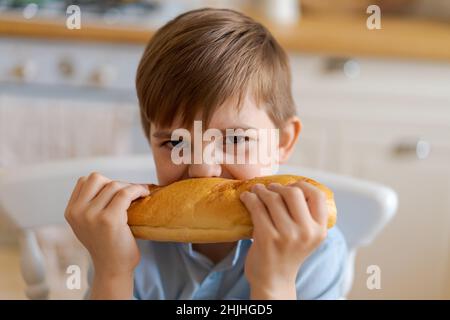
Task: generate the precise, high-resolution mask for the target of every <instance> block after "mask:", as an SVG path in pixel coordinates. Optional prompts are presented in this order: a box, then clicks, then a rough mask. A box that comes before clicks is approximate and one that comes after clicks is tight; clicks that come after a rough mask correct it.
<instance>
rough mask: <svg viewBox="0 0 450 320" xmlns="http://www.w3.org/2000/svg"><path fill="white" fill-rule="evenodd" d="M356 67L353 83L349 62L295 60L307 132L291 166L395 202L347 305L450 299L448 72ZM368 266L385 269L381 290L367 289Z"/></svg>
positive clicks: (361, 262) (366, 251) (363, 256)
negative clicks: (343, 177) (347, 178)
mask: <svg viewBox="0 0 450 320" xmlns="http://www.w3.org/2000/svg"><path fill="white" fill-rule="evenodd" d="M338 62H339V61H338ZM355 63H357V64H358V66H357V69H358V70H357V72H356V73H355V74H353V76H355V75H356V74H359V75H358V76H355V78H352V76H351V75H350V76H349V75H346V74H345V72H344V71H343V68H344V65H345V62H343V63H330V61H327V60H320V59H317V58H304V57H303V58H298V57H297V58H294V62H293V70H294V92H295V94H296V96H297V99H296V100H297V105H298V109H299V115H300V117H301V120H302V122H303V124H304V126H303V131H302V133H301V136H300V139H299V142H298V146H297V149H296V151H295V153H294V155H293V157H292V159H291V163H295V164H297V165H304V166H308V167H316V168H320V169H324V170H330V171H335V172H339V173H342V174H348V175H352V176H356V177H361V178H364V179H369V180H373V181H378V182H381V183H384V184H386V185H389V186H391V187H392V188H394V189H395V190H396V191H397V192H398V195H399V211H398V213H397V216H396V217H395V218H394V220H393V221H392V222H391V224H390V225H388V227H387V228H386V229H385V230H384V231H383V232H382V234H381V235H380V236H379V237H378V238H377V239H376V241H375V242H374V243H373V244H372V245H371V246H369V247H367V248H363V249H361V250H360V251H359V254H358V257H357V270H356V278H355V283H354V288H353V291H352V294H351V296H350V297H354V298H368V299H372V298H387V299H393V298H399V299H410V298H416V299H417V298H425V299H432V298H435V299H439V298H447V299H448V298H450V238H449V234H450V90H449V89H450V65H442V66H438V65H432V64H430V65H426V64H421V65H417V64H414V63H408V64H406V63H404V62H402V63H400V62H399V63H393V62H389V61H358V62H355ZM330 66H331V67H330ZM339 68H341V71H339ZM296 71H298V72H296ZM302 71H303V72H302ZM418 75H420V76H418ZM408 78H409V79H408ZM369 265H378V266H380V268H381V272H382V280H381V286H382V288H381V290H368V289H367V287H366V279H367V274H366V269H367V267H368V266H369Z"/></svg>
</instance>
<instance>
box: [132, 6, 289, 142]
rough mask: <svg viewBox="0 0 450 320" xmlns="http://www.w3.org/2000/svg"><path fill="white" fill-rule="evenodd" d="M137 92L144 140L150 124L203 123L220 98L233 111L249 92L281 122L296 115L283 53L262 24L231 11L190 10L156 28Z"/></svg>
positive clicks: (142, 65)
mask: <svg viewBox="0 0 450 320" xmlns="http://www.w3.org/2000/svg"><path fill="white" fill-rule="evenodd" d="M136 90H137V96H138V100H139V105H140V112H141V121H142V125H143V128H144V131H145V134H146V135H147V138H150V136H149V135H150V132H149V131H150V123H155V124H157V125H158V126H161V127H169V126H171V125H172V124H173V123H172V122H173V120H174V118H175V116H176V115H179V116H180V117H181V118H180V119H181V120H182V123H183V125H184V126H185V127H188V128H191V127H192V124H193V121H194V119H195V117H196V116H197V115H198V114H199V112H200V113H201V115H202V120H203V121H204V123H206V125H208V123H209V121H210V119H211V116H212V114H213V113H214V111H215V110H216V109H217V108H218V107H219V106H221V105H222V104H223V103H224V102H225V101H233V102H234V103H235V106H236V108H237V110H238V109H239V108H240V106H241V102H242V101H243V99H244V98H245V96H246V94H250V96H251V97H252V98H253V99H254V101H255V102H256V103H257V105H258V106H259V107H262V108H265V110H266V111H267V113H268V115H269V116H270V118H271V119H272V121H273V122H274V123H275V125H276V126H278V127H282V125H283V123H284V122H285V120H287V119H288V118H289V117H291V116H293V115H295V105H294V102H293V99H292V92H291V75H290V70H289V62H288V58H287V55H286V53H285V52H284V50H283V49H282V48H281V46H280V45H279V44H278V43H277V41H276V40H275V39H274V38H273V36H272V35H271V34H270V32H269V31H268V30H267V29H266V28H265V27H264V26H262V25H261V24H260V23H258V22H256V21H254V20H253V19H251V18H249V17H247V16H245V15H244V14H242V13H239V12H236V11H233V10H228V9H209V8H208V9H200V10H194V11H189V12H186V13H184V14H182V15H180V16H178V17H176V18H175V19H173V20H171V21H169V22H168V23H167V24H166V25H164V26H163V27H162V28H161V29H159V30H158V32H157V33H156V34H155V35H154V36H153V38H152V39H151V40H150V42H149V43H148V45H147V47H146V48H145V51H144V53H143V56H142V58H141V61H140V63H139V66H138V70H137V75H136Z"/></svg>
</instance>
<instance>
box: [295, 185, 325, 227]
mask: <svg viewBox="0 0 450 320" xmlns="http://www.w3.org/2000/svg"><path fill="white" fill-rule="evenodd" d="M296 184H297V185H298V186H299V187H300V188H301V189H302V191H303V193H304V194H305V199H306V202H307V203H308V207H309V211H310V212H311V216H312V218H313V219H314V220H315V221H316V222H317V223H318V224H320V225H321V226H326V225H327V220H328V207H327V202H326V196H325V193H323V192H322V191H321V190H320V189H318V188H316V187H315V186H313V185H312V184H310V183H307V182H305V181H298V182H297V183H296Z"/></svg>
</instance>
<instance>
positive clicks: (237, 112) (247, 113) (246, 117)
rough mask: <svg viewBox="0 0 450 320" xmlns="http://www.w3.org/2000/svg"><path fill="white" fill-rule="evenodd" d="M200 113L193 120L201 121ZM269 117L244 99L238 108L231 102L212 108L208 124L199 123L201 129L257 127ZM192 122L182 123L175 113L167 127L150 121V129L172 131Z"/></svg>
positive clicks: (261, 109)
mask: <svg viewBox="0 0 450 320" xmlns="http://www.w3.org/2000/svg"><path fill="white" fill-rule="evenodd" d="M202 116H203V114H202V113H198V114H197V115H196V116H195V118H194V121H202V119H203V118H202ZM268 121H270V122H271V120H270V118H269V117H268V115H267V112H266V111H265V110H264V109H263V108H258V107H257V106H256V105H255V104H254V103H253V101H252V100H250V99H245V101H244V102H243V103H242V104H241V106H240V108H239V109H238V108H237V107H236V106H235V105H234V104H233V103H232V102H230V103H225V104H224V105H222V106H221V107H220V108H217V109H216V110H214V112H213V114H212V116H211V119H210V121H209V123H208V124H206V123H203V122H202V123H201V124H202V129H203V130H206V129H210V128H215V129H219V130H221V129H227V128H242V129H246V128H258V127H267V122H268ZM193 126H194V123H192V124H191V125H190V127H189V126H187V125H186V124H183V121H182V119H181V116H180V115H176V116H175V118H174V120H173V122H172V125H171V126H169V127H163V126H159V125H158V124H155V123H151V128H152V131H153V132H155V131H173V130H175V129H178V128H183V129H188V130H191V129H193Z"/></svg>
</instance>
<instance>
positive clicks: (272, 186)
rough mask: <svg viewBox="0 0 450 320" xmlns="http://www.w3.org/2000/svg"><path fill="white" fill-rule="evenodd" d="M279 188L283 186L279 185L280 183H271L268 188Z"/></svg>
mask: <svg viewBox="0 0 450 320" xmlns="http://www.w3.org/2000/svg"><path fill="white" fill-rule="evenodd" d="M278 186H281V184H280V183H278V182H271V183H269V185H268V186H267V188H275V187H278Z"/></svg>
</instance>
